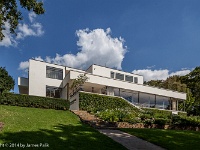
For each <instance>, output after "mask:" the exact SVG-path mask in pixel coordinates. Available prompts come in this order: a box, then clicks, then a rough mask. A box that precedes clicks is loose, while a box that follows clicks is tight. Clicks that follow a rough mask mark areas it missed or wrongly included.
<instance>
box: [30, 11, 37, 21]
mask: <svg viewBox="0 0 200 150" xmlns="http://www.w3.org/2000/svg"><path fill="white" fill-rule="evenodd" d="M28 18H29V20H30V22H31V23H32V22H33V21H34V20H35V18H36V14H35V13H34V12H30V13H29V14H28Z"/></svg>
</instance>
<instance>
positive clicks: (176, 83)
mask: <svg viewBox="0 0 200 150" xmlns="http://www.w3.org/2000/svg"><path fill="white" fill-rule="evenodd" d="M144 84H146V85H150V86H156V87H159V88H165V89H170V90H175V91H179V92H185V93H187V98H186V101H185V110H186V111H187V112H188V114H192V115H200V67H196V68H195V69H194V70H193V71H191V72H190V73H189V74H187V75H185V76H171V77H169V78H167V79H166V80H151V81H148V82H144ZM179 106H180V107H183V104H181V105H179Z"/></svg>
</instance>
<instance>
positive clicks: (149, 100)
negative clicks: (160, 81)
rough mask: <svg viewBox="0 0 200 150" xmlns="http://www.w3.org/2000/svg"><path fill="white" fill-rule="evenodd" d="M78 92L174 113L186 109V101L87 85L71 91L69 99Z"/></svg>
mask: <svg viewBox="0 0 200 150" xmlns="http://www.w3.org/2000/svg"><path fill="white" fill-rule="evenodd" d="M78 91H85V92H91V93H98V94H105V95H109V96H118V97H121V98H123V99H125V100H127V101H129V102H130V103H133V104H134V105H136V106H139V107H146V108H157V109H164V110H173V111H184V107H185V104H184V100H181V99H177V98H173V97H166V96H162V95H156V94H150V93H143V92H140V91H132V90H127V89H121V88H115V87H108V86H101V85H98V86H91V85H89V86H88V85H87V84H86V85H84V86H81V87H80V88H79V89H76V90H73V91H71V93H69V98H70V97H73V96H74V95H75V94H76V93H77V92H78Z"/></svg>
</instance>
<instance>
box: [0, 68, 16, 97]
mask: <svg viewBox="0 0 200 150" xmlns="http://www.w3.org/2000/svg"><path fill="white" fill-rule="evenodd" d="M14 86H15V81H14V79H13V78H12V77H11V76H10V75H9V74H8V72H7V71H6V69H5V68H2V67H0V95H2V93H4V92H5V91H10V90H11V89H14Z"/></svg>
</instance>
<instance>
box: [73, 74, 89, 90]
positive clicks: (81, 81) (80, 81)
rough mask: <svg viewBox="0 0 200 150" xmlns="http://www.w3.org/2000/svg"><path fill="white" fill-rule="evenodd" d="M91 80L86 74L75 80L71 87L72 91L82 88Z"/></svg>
mask: <svg viewBox="0 0 200 150" xmlns="http://www.w3.org/2000/svg"><path fill="white" fill-rule="evenodd" d="M88 79H89V78H88V77H87V76H86V74H81V75H79V76H78V77H77V78H76V79H74V80H73V83H72V85H71V87H70V89H72V90H73V91H74V90H77V89H78V88H79V87H80V86H82V85H83V84H84V83H85V82H86V81H87V80H88Z"/></svg>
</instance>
